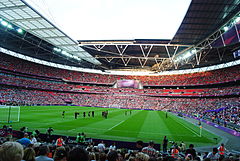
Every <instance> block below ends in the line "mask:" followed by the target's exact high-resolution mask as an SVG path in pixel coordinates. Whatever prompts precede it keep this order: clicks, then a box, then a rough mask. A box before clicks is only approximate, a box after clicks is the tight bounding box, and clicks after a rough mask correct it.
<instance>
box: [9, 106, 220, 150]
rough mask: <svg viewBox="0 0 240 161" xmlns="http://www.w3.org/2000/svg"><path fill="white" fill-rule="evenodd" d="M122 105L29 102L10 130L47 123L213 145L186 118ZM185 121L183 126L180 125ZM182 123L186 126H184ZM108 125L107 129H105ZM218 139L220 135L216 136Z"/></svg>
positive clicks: (72, 130) (127, 137)
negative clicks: (77, 114)
mask: <svg viewBox="0 0 240 161" xmlns="http://www.w3.org/2000/svg"><path fill="white" fill-rule="evenodd" d="M105 110H108V111H109V117H108V118H107V119H104V118H102V116H101V112H102V111H105ZM62 111H65V118H62V115H61V114H62ZM84 111H85V112H87V114H88V111H95V117H94V118H93V117H88V116H87V117H86V118H83V115H82V113H83V112H84ZM125 111H129V110H125V109H117V108H97V107H81V106H76V107H75V106H32V107H22V108H21V115H20V122H19V123H11V124H12V125H13V128H14V130H15V129H16V130H18V129H19V128H20V127H23V126H27V127H29V131H32V130H34V129H39V130H40V132H41V133H45V132H46V129H47V128H48V127H49V126H52V127H53V128H54V134H60V135H68V136H76V134H77V133H79V132H84V133H86V134H87V136H88V137H92V138H99V139H112V140H122V141H136V139H141V140H143V141H145V142H148V141H149V140H154V141H156V142H158V143H159V142H160V141H161V140H162V138H163V136H164V135H167V136H168V139H169V140H173V141H181V140H183V141H184V142H186V143H196V145H199V144H202V145H213V144H214V143H213V142H211V141H213V140H209V139H208V138H210V139H211V138H213V137H215V135H214V134H211V133H209V132H208V133H205V132H204V133H203V136H204V137H201V138H200V137H198V136H197V135H196V134H195V133H193V132H192V131H190V130H189V129H188V128H191V129H192V130H194V131H195V132H196V129H197V127H196V126H195V125H192V124H190V123H188V122H186V120H184V119H181V118H178V117H177V116H175V115H174V116H172V115H171V114H170V113H169V117H168V118H165V113H164V112H162V111H147V110H132V115H130V113H129V112H127V115H125ZM75 112H80V115H79V118H78V119H76V120H75V119H74V113H75ZM184 125H185V126H184ZM186 126H187V127H188V128H186ZM109 129H110V130H109ZM218 140H220V139H218Z"/></svg>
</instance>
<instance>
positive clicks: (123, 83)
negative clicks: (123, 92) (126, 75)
mask: <svg viewBox="0 0 240 161" xmlns="http://www.w3.org/2000/svg"><path fill="white" fill-rule="evenodd" d="M116 85H117V88H140V86H141V85H140V83H139V81H138V80H118V81H117V83H116Z"/></svg>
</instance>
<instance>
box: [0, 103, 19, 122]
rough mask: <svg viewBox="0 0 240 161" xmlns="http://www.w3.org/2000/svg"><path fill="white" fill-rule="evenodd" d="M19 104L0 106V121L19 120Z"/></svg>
mask: <svg viewBox="0 0 240 161" xmlns="http://www.w3.org/2000/svg"><path fill="white" fill-rule="evenodd" d="M19 118H20V106H5V105H1V106H0V122H1V123H11V122H19Z"/></svg>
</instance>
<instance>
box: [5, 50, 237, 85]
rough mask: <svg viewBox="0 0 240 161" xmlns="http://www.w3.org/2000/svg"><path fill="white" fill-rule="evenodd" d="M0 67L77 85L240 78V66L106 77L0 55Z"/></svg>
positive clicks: (187, 82) (210, 81) (199, 82)
mask: <svg viewBox="0 0 240 161" xmlns="http://www.w3.org/2000/svg"><path fill="white" fill-rule="evenodd" d="M0 62H1V64H0V68H2V69H7V70H11V71H14V72H21V73H27V74H32V75H40V76H43V77H51V78H56V79H63V80H67V81H73V82H84V83H96V84H98V83H100V84H114V83H115V82H116V81H117V80H122V79H134V80H140V81H141V83H142V84H143V85H144V86H148V85H151V86H185V85H202V84H215V83H223V82H230V81H236V80H239V79H240V66H234V67H229V68H225V69H219V70H215V71H208V72H198V73H192V74H181V75H180V74H179V75H160V76H128V75H105V74H93V73H84V72H76V71H69V70H64V69H58V68H53V67H49V66H44V65H40V64H36V63H32V62H28V61H25V60H22V59H19V58H15V57H12V56H9V55H6V54H3V53H0Z"/></svg>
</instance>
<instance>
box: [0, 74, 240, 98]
mask: <svg viewBox="0 0 240 161" xmlns="http://www.w3.org/2000/svg"><path fill="white" fill-rule="evenodd" d="M0 79H1V84H4V85H12V86H19V87H26V88H35V89H36V88H37V89H41V90H56V91H66V92H88V93H108V94H113V93H115V94H134V95H152V96H188V97H190V96H201V97H202V96H223V95H238V94H239V93H240V87H239V86H236V87H223V88H202V89H129V88H112V87H104V86H83V85H74V84H67V83H65V82H56V81H52V80H51V81H50V80H41V79H35V78H34V79H33V78H28V77H24V76H15V75H9V74H5V73H0Z"/></svg>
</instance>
